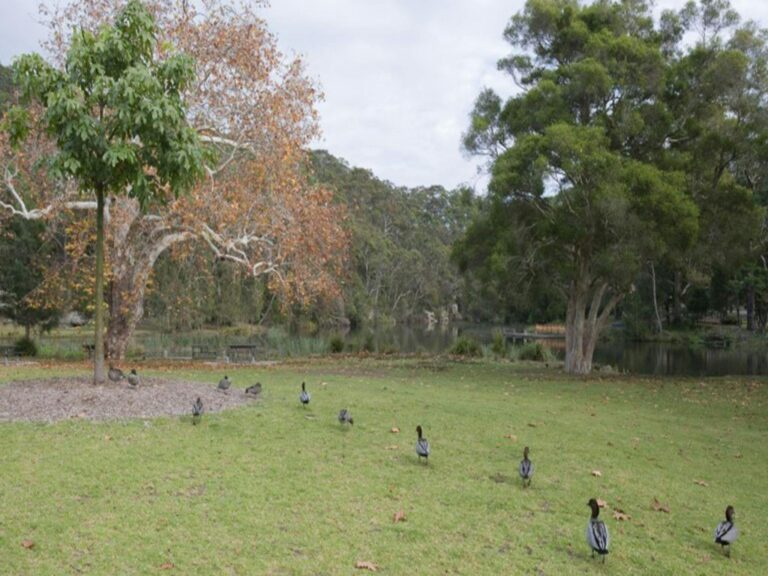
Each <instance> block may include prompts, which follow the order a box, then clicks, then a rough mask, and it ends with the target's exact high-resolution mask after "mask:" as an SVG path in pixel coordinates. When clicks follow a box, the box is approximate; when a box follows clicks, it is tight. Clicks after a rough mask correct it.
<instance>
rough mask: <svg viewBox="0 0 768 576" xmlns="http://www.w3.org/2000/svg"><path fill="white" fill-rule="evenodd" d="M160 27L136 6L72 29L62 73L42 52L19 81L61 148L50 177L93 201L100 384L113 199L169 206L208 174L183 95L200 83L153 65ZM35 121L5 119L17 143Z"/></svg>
mask: <svg viewBox="0 0 768 576" xmlns="http://www.w3.org/2000/svg"><path fill="white" fill-rule="evenodd" d="M156 31H157V28H156V25H155V21H154V18H153V17H152V15H151V14H150V13H149V12H148V11H147V10H146V9H145V8H144V6H143V5H142V4H141V3H140V2H138V1H137V0H130V1H129V2H128V3H127V4H126V5H125V6H124V7H123V8H122V9H121V10H120V11H119V12H118V13H117V16H116V18H115V21H114V24H112V25H110V26H103V27H100V28H99V29H98V30H96V31H94V32H91V31H89V30H85V29H82V28H80V29H76V30H75V32H74V33H73V37H72V42H71V43H70V45H69V49H68V51H67V53H66V61H65V64H64V67H63V68H62V69H58V68H54V67H53V66H51V65H49V64H48V63H47V62H45V61H44V60H43V59H42V57H40V56H39V55H37V54H30V55H24V56H21V57H20V58H19V59H18V60H17V61H16V62H15V63H14V66H13V67H14V76H15V80H16V83H17V84H18V85H19V86H20V88H21V92H22V94H23V96H24V97H25V99H34V100H36V101H38V102H39V103H40V106H41V108H42V110H41V114H40V115H39V116H38V120H39V122H40V124H41V128H42V129H43V130H44V131H46V132H47V133H48V134H49V135H50V136H51V138H52V139H53V140H54V141H55V142H56V152H55V155H54V157H53V161H52V169H53V170H54V173H55V174H56V175H57V176H58V177H59V178H66V177H70V178H72V179H73V180H74V181H75V183H76V186H77V191H78V193H79V194H89V195H93V196H95V200H96V262H95V276H96V277H95V285H96V288H95V353H94V359H95V361H94V382H95V383H101V382H103V381H104V380H105V375H106V373H105V367H104V330H103V329H104V308H103V306H102V302H103V300H104V298H103V296H104V235H105V234H104V216H105V202H106V201H107V199H108V196H109V195H125V196H127V197H128V198H131V199H132V200H133V201H134V203H135V204H136V205H137V206H138V207H139V210H141V209H144V208H146V207H147V206H148V205H149V204H151V203H153V202H164V201H166V200H167V199H168V198H169V197H171V195H172V194H178V193H179V192H181V191H183V190H185V189H188V188H190V187H191V186H192V185H193V183H194V181H195V179H196V178H197V177H198V176H200V175H202V167H203V163H202V147H201V145H200V142H199V140H198V137H197V134H196V133H195V131H194V130H193V129H192V128H190V127H189V126H188V125H187V123H186V112H185V109H184V104H183V99H182V93H183V91H184V90H185V88H186V86H187V84H188V83H189V81H190V80H191V79H192V77H193V75H194V66H193V63H192V61H191V60H190V58H189V57H187V56H185V55H183V54H179V53H175V52H173V51H169V53H168V54H167V55H166V57H164V58H155V55H154V46H155V40H156ZM30 117H31V116H30V115H29V114H28V113H27V111H26V110H25V109H23V108H20V107H14V108H12V109H11V111H10V112H9V117H8V122H7V127H8V130H9V133H10V135H11V144H12V145H13V144H18V143H20V142H21V140H23V139H24V138H25V136H26V134H27V132H28V120H29V119H30Z"/></svg>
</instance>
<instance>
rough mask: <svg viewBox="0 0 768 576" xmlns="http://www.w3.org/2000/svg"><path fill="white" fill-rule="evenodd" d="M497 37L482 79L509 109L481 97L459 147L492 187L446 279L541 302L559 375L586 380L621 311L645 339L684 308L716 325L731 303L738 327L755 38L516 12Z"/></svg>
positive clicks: (608, 10) (752, 285) (753, 303)
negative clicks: (546, 307)
mask: <svg viewBox="0 0 768 576" xmlns="http://www.w3.org/2000/svg"><path fill="white" fill-rule="evenodd" d="M504 37H505V39H506V40H507V41H508V42H509V43H510V45H511V46H512V47H513V53H512V54H511V55H510V56H509V57H507V58H505V59H503V60H501V61H500V62H499V68H500V69H502V70H505V71H507V72H508V73H509V74H511V75H512V77H513V78H514V79H515V81H516V83H517V84H518V86H519V87H520V92H518V93H516V94H515V95H513V96H511V97H509V98H507V99H506V100H503V99H502V98H501V97H500V96H498V95H497V94H495V93H494V92H492V91H490V90H485V91H484V92H482V93H481V95H480V96H479V98H478V99H477V102H476V106H475V109H474V112H473V114H472V118H471V124H470V128H469V130H468V131H467V133H466V135H465V138H464V145H465V147H466V149H467V150H468V151H470V152H471V153H474V154H481V155H486V156H488V157H489V161H490V165H491V171H492V180H491V184H490V187H489V191H490V195H489V200H488V201H487V202H486V204H485V206H486V210H485V211H484V212H483V214H482V215H481V217H479V218H477V219H476V220H475V221H474V222H473V224H472V226H471V227H470V230H469V233H468V234H467V236H466V237H465V238H464V239H463V240H462V242H461V243H460V244H459V245H458V246H457V250H456V254H457V258H458V260H459V263H460V264H461V266H462V268H463V269H465V270H467V271H468V272H469V273H474V274H482V275H485V277H486V278H487V279H488V280H490V281H495V282H496V283H497V284H499V285H502V286H504V285H511V286H514V287H516V288H518V289H522V290H524V291H525V292H526V293H528V294H529V295H531V297H532V298H533V297H535V296H534V295H535V294H536V290H537V289H538V288H539V287H540V286H542V284H543V283H544V284H546V285H549V286H552V287H554V288H555V289H556V290H557V291H558V292H559V293H560V298H561V299H562V302H563V303H564V304H565V324H566V370H568V371H572V372H579V373H586V372H589V371H590V370H591V362H592V353H593V351H594V348H595V344H596V341H597V339H598V337H599V336H600V334H601V333H602V331H603V329H604V328H605V327H606V326H607V324H608V323H609V322H610V320H611V317H612V316H613V315H614V314H616V313H617V311H619V310H620V309H621V306H622V305H623V306H625V307H628V308H629V307H631V304H633V303H632V302H631V300H633V299H634V300H635V302H634V304H638V303H639V302H638V299H640V302H642V303H643V304H646V307H645V308H646V317H647V309H648V306H647V304H648V303H650V309H652V310H653V318H654V325H655V328H656V330H661V329H663V326H664V322H663V317H664V316H666V318H667V320H668V323H672V324H680V323H681V322H682V321H683V317H684V315H683V309H684V304H687V306H686V307H685V309H686V310H687V312H688V314H689V315H701V314H702V313H705V312H706V311H707V310H709V309H710V308H712V307H713V305H715V306H719V307H720V309H721V311H724V310H725V309H727V308H728V295H729V294H730V295H732V296H736V300H738V299H739V298H738V296H739V295H740V293H741V292H745V293H746V298H747V300H746V304H747V311H748V322H749V326H750V328H753V327H754V317H755V310H756V309H757V308H758V296H757V293H758V285H759V281H758V276H760V275H761V274H762V270H765V268H766V266H765V258H764V257H763V256H762V253H763V252H764V250H763V247H764V242H763V239H762V226H761V225H762V222H763V220H764V210H763V209H762V207H761V206H760V204H759V198H760V195H761V192H762V191H763V189H764V186H765V184H764V182H765V173H766V170H765V168H766V160H767V159H768V157H767V156H766V146H765V142H766V141H767V140H766V137H768V130H767V128H768V124H766V119H767V116H768V115H767V114H766V112H767V109H766V101H767V100H766V97H767V96H768V76H767V71H768V68H767V62H768V58H767V55H768V49H767V48H766V33H765V31H763V30H760V29H758V28H757V27H756V26H755V25H754V24H753V23H746V24H743V25H740V24H739V16H738V14H736V13H735V12H734V11H733V10H732V9H731V8H730V6H729V4H728V2H727V1H721V0H701V1H700V2H699V3H695V2H691V3H688V4H687V5H686V6H685V8H684V9H682V10H681V11H679V12H675V11H670V10H667V11H664V12H663V13H662V14H661V17H660V19H659V20H658V21H656V20H655V19H654V14H653V11H652V5H651V3H650V2H647V1H645V0H617V1H606V0H602V1H596V2H593V3H591V4H582V3H579V2H577V1H576V0H528V2H526V4H525V7H524V8H523V10H522V11H520V12H519V13H517V14H516V15H514V16H513V17H512V19H511V20H510V21H509V24H508V26H507V28H506V29H505V31H504ZM689 38H694V40H693V42H689V41H688V39H689ZM750 271H751V272H750ZM727 278H730V279H731V280H730V281H726V279H727ZM638 286H641V287H642V288H643V290H642V292H641V293H640V294H639V295H638V296H634V295H635V294H637V293H638ZM649 288H650V289H649ZM713 288H714V289H715V290H717V291H718V292H719V293H718V294H717V298H714V299H713V298H709V297H710V296H712V295H713ZM667 308H668V309H669V310H670V312H669V313H667V312H666V309H667ZM636 309H637V307H636ZM639 311H640V312H641V313H642V309H640V310H639Z"/></svg>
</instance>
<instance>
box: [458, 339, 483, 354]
mask: <svg viewBox="0 0 768 576" xmlns="http://www.w3.org/2000/svg"><path fill="white" fill-rule="evenodd" d="M451 354H455V355H456V356H482V355H483V349H482V348H481V347H480V344H478V343H477V340H475V339H473V338H470V337H469V336H461V337H460V338H459V339H458V340H456V343H455V344H454V345H453V347H452V348H451Z"/></svg>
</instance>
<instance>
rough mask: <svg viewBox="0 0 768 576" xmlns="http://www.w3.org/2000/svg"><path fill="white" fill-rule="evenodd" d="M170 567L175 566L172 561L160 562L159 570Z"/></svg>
mask: <svg viewBox="0 0 768 576" xmlns="http://www.w3.org/2000/svg"><path fill="white" fill-rule="evenodd" d="M171 568H175V566H174V565H173V562H163V563H162V564H160V570H170V569H171Z"/></svg>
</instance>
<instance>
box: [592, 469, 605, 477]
mask: <svg viewBox="0 0 768 576" xmlns="http://www.w3.org/2000/svg"><path fill="white" fill-rule="evenodd" d="M602 475H603V473H602V472H600V470H592V476H597V477H598V478H599V477H600V476H602Z"/></svg>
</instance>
